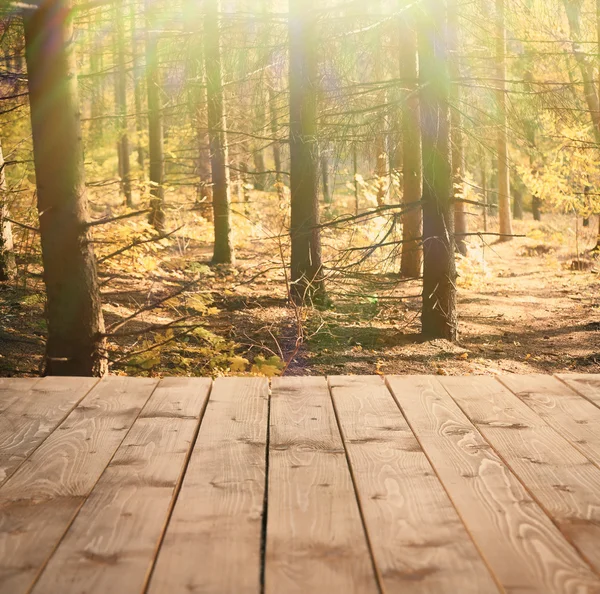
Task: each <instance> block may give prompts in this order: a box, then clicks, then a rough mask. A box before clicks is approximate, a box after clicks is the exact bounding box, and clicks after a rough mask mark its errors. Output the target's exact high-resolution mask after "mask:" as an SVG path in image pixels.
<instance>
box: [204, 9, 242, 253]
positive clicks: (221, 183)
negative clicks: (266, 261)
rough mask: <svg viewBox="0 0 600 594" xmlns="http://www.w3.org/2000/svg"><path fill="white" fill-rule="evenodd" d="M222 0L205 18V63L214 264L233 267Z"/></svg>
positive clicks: (207, 10) (208, 11) (207, 11)
mask: <svg viewBox="0 0 600 594" xmlns="http://www.w3.org/2000/svg"><path fill="white" fill-rule="evenodd" d="M219 7H220V1H219V0H206V2H205V9H206V14H205V17H204V60H205V72H206V99H207V105H208V135H209V138H210V160H211V169H212V183H213V190H212V191H213V213H214V229H215V243H214V251H213V258H212V261H213V264H233V263H234V262H235V253H234V249H233V238H232V231H231V188H230V177H229V163H228V161H229V150H228V146H227V119H226V116H225V93H224V91H223V74H222V71H221V68H222V67H221V32H220V27H221V23H220V19H219Z"/></svg>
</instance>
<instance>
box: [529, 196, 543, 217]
mask: <svg viewBox="0 0 600 594" xmlns="http://www.w3.org/2000/svg"><path fill="white" fill-rule="evenodd" d="M541 208H542V200H541V198H540V197H539V196H533V198H532V199H531V210H532V212H533V220H534V221H538V222H539V221H541V220H542V211H541Z"/></svg>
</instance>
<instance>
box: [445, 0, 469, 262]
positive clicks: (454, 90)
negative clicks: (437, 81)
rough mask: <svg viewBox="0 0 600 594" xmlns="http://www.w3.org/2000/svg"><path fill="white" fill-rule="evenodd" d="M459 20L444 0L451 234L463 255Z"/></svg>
mask: <svg viewBox="0 0 600 594" xmlns="http://www.w3.org/2000/svg"><path fill="white" fill-rule="evenodd" d="M459 31H460V23H459V14H458V0H448V49H449V52H448V58H449V60H448V64H449V69H450V78H451V79H452V81H451V84H450V122H451V130H452V135H451V138H452V185H453V190H454V236H455V241H456V249H457V250H458V252H459V253H460V254H462V255H463V256H466V255H467V241H466V237H467V235H466V234H467V233H468V230H469V229H468V220H467V205H466V203H465V201H464V189H465V184H464V175H465V143H464V135H463V122H462V109H463V106H462V105H461V99H462V92H461V91H462V89H461V82H460V70H461V69H460V37H459Z"/></svg>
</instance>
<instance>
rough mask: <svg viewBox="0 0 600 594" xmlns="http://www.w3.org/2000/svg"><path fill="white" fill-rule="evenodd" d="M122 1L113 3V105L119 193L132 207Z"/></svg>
mask: <svg viewBox="0 0 600 594" xmlns="http://www.w3.org/2000/svg"><path fill="white" fill-rule="evenodd" d="M124 1H125V0H116V3H115V30H116V40H115V46H116V47H115V49H116V54H117V64H116V66H117V73H116V78H115V99H116V101H115V103H116V107H117V110H116V111H117V116H118V119H117V128H118V132H119V139H118V141H117V144H118V146H117V153H118V156H119V175H120V176H121V191H122V192H123V196H125V203H126V204H127V206H129V207H132V206H133V198H132V196H131V165H130V163H129V134H128V133H127V66H126V59H125V11H124Z"/></svg>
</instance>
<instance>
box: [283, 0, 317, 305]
mask: <svg viewBox="0 0 600 594" xmlns="http://www.w3.org/2000/svg"><path fill="white" fill-rule="evenodd" d="M289 19H290V29H289V36H290V138H289V144H290V167H291V171H290V175H291V177H290V190H291V210H292V212H291V229H290V235H291V242H292V262H291V282H292V287H291V293H292V294H291V298H292V300H293V301H294V302H295V303H298V304H302V303H306V302H308V303H310V302H322V301H323V300H324V299H325V285H324V282H323V264H322V262H321V232H320V229H319V181H318V178H319V176H318V170H319V155H318V152H319V151H318V148H317V88H318V81H317V78H318V68H317V51H318V50H317V35H316V24H317V23H316V14H315V6H314V0H290V15H289Z"/></svg>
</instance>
